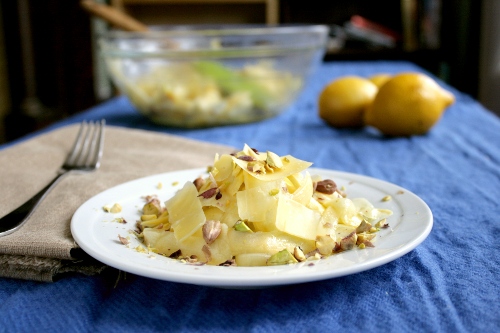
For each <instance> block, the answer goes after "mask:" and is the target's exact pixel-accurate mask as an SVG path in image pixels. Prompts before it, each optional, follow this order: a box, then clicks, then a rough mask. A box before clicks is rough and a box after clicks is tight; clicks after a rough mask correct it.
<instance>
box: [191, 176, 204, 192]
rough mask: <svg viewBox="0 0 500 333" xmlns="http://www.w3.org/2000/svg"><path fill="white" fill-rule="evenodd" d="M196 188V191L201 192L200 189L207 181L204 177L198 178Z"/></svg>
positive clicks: (194, 182) (195, 183)
mask: <svg viewBox="0 0 500 333" xmlns="http://www.w3.org/2000/svg"><path fill="white" fill-rule="evenodd" d="M193 184H194V186H196V189H197V190H198V191H199V190H200V188H201V187H202V186H203V185H204V184H205V179H203V178H202V177H198V178H196V179H195V180H194V181H193Z"/></svg>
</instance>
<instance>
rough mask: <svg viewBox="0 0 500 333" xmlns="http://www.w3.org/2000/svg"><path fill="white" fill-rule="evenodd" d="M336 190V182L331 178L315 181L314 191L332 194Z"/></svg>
mask: <svg viewBox="0 0 500 333" xmlns="http://www.w3.org/2000/svg"><path fill="white" fill-rule="evenodd" d="M336 190H337V184H335V182H334V181H333V180H331V179H325V180H321V181H319V182H317V184H316V191H318V192H320V193H324V194H333V192H335V191H336Z"/></svg>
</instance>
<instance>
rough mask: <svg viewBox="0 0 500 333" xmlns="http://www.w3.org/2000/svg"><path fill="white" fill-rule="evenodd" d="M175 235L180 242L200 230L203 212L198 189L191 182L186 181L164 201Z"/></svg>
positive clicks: (203, 217) (203, 221) (202, 222)
mask: <svg viewBox="0 0 500 333" xmlns="http://www.w3.org/2000/svg"><path fill="white" fill-rule="evenodd" d="M165 208H166V209H167V211H168V214H169V220H170V223H171V224H172V228H173V229H174V234H175V237H176V238H177V240H178V241H179V242H182V241H183V240H185V239H186V238H187V237H189V236H191V235H193V234H194V233H195V232H196V231H198V230H200V228H201V226H202V225H203V224H204V223H205V221H206V219H205V214H204V212H203V208H202V205H201V203H200V200H199V199H198V191H197V190H196V186H194V184H193V183H192V182H186V184H185V185H184V187H183V188H182V189H180V190H179V191H178V192H177V193H176V194H175V195H174V196H173V197H172V198H170V199H169V200H167V201H166V202H165Z"/></svg>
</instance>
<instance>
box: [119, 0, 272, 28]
mask: <svg viewBox="0 0 500 333" xmlns="http://www.w3.org/2000/svg"><path fill="white" fill-rule="evenodd" d="M279 3H280V1H279V0H110V4H111V5H112V6H114V7H117V8H119V9H121V10H123V11H126V12H128V13H129V14H130V15H132V16H133V17H135V18H137V19H138V20H140V21H142V22H144V23H146V24H148V25H157V24H189V23H197V24H203V23H205V24H213V23H268V24H277V23H279V21H280V15H279V14H280V12H279Z"/></svg>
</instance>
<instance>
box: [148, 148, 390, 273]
mask: <svg viewBox="0 0 500 333" xmlns="http://www.w3.org/2000/svg"><path fill="white" fill-rule="evenodd" d="M311 164H312V163H310V162H306V161H303V160H300V159H297V158H294V157H293V156H290V155H286V156H278V155H277V154H275V153H273V152H270V151H267V152H258V151H256V150H255V149H252V148H250V147H249V146H248V145H245V146H244V147H243V150H241V151H239V152H237V153H234V154H224V155H221V156H219V155H216V157H215V161H214V164H213V166H212V167H211V168H210V170H209V172H208V174H207V175H206V176H204V177H202V176H200V177H199V178H197V179H195V180H194V181H189V182H186V183H185V184H184V186H183V187H182V188H181V189H180V190H179V191H178V192H177V193H176V194H175V195H174V196H173V197H172V198H170V199H169V200H167V201H166V202H165V203H161V202H160V201H159V200H158V199H157V198H154V197H150V198H148V200H147V203H146V204H145V205H144V207H143V209H142V215H141V221H139V222H138V226H139V232H140V233H139V237H140V238H141V240H142V242H143V243H144V244H145V245H146V246H147V247H148V248H149V249H150V251H152V252H155V253H158V254H161V255H164V256H167V257H171V258H176V259H181V260H183V261H186V262H189V263H197V264H208V265H222V266H231V265H237V266H265V265H283V264H291V263H298V262H302V261H308V260H318V259H321V258H324V257H328V256H330V255H333V254H335V253H338V252H341V251H346V250H351V249H353V248H355V247H357V248H365V247H372V246H373V243H372V241H373V239H374V237H375V235H376V232H377V231H378V230H380V229H381V228H385V227H387V226H388V224H387V220H386V218H387V217H388V216H390V215H391V214H392V212H391V211H390V210H385V209H378V208H375V207H374V206H373V204H371V203H370V202H369V201H368V200H366V199H363V198H353V199H350V198H347V197H346V196H345V194H344V193H343V191H342V190H341V189H339V188H337V185H336V183H335V182H334V181H333V180H331V179H322V178H321V177H319V176H316V175H310V174H309V172H308V170H307V169H308V168H309V167H310V166H311Z"/></svg>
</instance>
